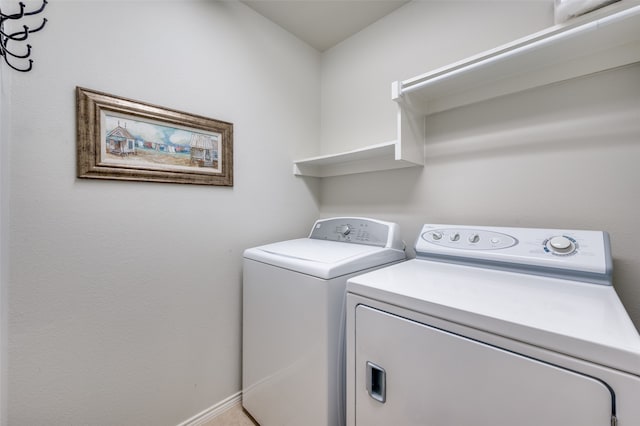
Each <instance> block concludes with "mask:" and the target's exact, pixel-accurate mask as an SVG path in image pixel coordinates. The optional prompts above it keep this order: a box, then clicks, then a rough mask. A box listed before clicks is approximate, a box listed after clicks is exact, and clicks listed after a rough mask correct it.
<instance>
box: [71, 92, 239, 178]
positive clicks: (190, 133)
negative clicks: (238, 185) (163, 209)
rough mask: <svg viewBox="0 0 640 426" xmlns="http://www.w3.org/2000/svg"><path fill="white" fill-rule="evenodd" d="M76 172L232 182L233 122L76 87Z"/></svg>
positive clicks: (86, 175) (84, 175) (93, 175)
mask: <svg viewBox="0 0 640 426" xmlns="http://www.w3.org/2000/svg"><path fill="white" fill-rule="evenodd" d="M76 120H77V123H76V124H77V150H78V167H77V169H78V170H77V172H78V177H79V178H90V179H116V180H129V181H131V180H133V181H145V182H169V183H190V184H197V185H220V186H233V124H232V123H228V122H225V121H220V120H215V119H212V118H207V117H202V116H199V115H195V114H189V113H186V112H181V111H176V110H173V109H169V108H164V107H160V106H157V105H152V104H148V103H144V102H139V101H134V100H131V99H127V98H123V97H119V96H114V95H109V94H107V93H102V92H98V91H95V90H90V89H85V88H82V87H76Z"/></svg>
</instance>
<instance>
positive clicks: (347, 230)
mask: <svg viewBox="0 0 640 426" xmlns="http://www.w3.org/2000/svg"><path fill="white" fill-rule="evenodd" d="M338 229H339V230H338V232H339V233H341V234H342V235H344V236H345V237H346V236H347V235H349V233H350V232H351V228H349V225H342V226H341V227H340V228H338Z"/></svg>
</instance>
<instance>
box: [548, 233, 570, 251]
mask: <svg viewBox="0 0 640 426" xmlns="http://www.w3.org/2000/svg"><path fill="white" fill-rule="evenodd" d="M547 248H548V249H549V250H551V251H552V252H553V253H557V254H570V253H572V252H573V251H575V249H576V246H575V244H574V243H573V241H572V240H571V239H569V238H567V237H565V236H564V235H556V236H555V237H551V238H549V241H548V242H547Z"/></svg>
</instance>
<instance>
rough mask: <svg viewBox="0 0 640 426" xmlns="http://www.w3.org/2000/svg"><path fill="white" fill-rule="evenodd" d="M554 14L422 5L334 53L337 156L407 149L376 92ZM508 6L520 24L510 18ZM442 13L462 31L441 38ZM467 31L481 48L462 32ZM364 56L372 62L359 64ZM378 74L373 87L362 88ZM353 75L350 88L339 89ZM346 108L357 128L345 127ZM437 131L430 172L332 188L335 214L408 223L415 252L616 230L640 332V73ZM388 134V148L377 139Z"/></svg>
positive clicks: (483, 106) (326, 101)
mask: <svg viewBox="0 0 640 426" xmlns="http://www.w3.org/2000/svg"><path fill="white" fill-rule="evenodd" d="M550 5H551V3H550V2H547V3H546V4H545V3H541V2H514V3H508V4H507V3H505V2H486V3H485V4H484V5H483V6H486V8H487V9H486V10H485V11H484V12H482V11H480V10H479V9H478V8H481V2H473V3H472V4H471V3H467V2H451V3H446V2H440V3H433V2H414V3H412V4H409V5H408V6H405V7H403V8H401V9H399V10H398V11H397V13H395V14H393V15H391V16H389V17H387V18H385V19H383V20H382V21H379V22H377V23H376V24H374V25H373V26H372V27H369V28H367V29H366V30H364V31H362V32H361V33H359V34H358V35H357V36H356V37H353V38H352V39H350V40H348V41H346V42H344V43H342V44H341V45H339V46H337V47H336V48H334V49H333V50H331V51H329V52H328V53H327V54H326V56H325V57H324V58H323V61H324V60H325V59H326V61H325V62H323V75H322V81H323V84H324V86H323V106H322V112H323V139H322V141H323V144H324V146H325V149H327V150H328V151H332V150H334V148H336V144H338V142H337V141H339V140H341V139H340V138H342V137H348V138H349V139H348V140H344V141H343V143H344V144H345V145H348V144H354V143H355V141H356V140H361V139H369V142H368V143H376V142H383V141H384V140H388V139H393V136H392V135H393V134H394V132H395V127H393V126H394V125H395V122H394V119H395V116H394V112H395V109H394V107H395V105H393V102H392V101H390V98H389V94H388V93H386V94H385V95H384V96H383V94H382V90H384V88H385V87H388V82H387V84H385V82H384V81H376V80H378V79H380V80H383V79H386V80H387V81H391V80H398V79H403V78H407V77H411V76H412V75H417V74H420V73H422V72H426V71H428V70H430V69H432V68H434V67H435V66H439V65H443V64H444V63H446V62H448V61H451V60H455V59H460V58H462V57H464V56H467V55H469V54H471V53H477V51H478V48H489V47H492V44H494V42H497V41H500V40H501V41H502V42H506V41H509V40H510V39H515V38H516V37H518V36H521V35H523V34H525V33H528V32H533V31H535V30H537V29H540V28H543V27H546V26H550V25H551V24H552V22H553V18H552V8H551V7H550ZM502 7H508V8H509V10H511V12H510V14H509V15H506V16H503V15H500V14H499V13H498V9H500V8H502ZM439 14H443V15H442V16H445V15H446V16H449V18H448V19H449V21H450V22H455V23H456V24H455V25H451V26H446V25H443V26H441V27H440V28H438V32H437V34H432V33H431V32H430V29H429V28H426V27H425V26H424V25H423V22H427V21H430V19H432V18H433V17H434V16H435V15H439ZM507 16H508V18H507ZM461 27H462V28H467V32H466V35H467V37H460V35H459V34H457V32H458V31H459V30H460V28H461ZM387 39H388V40H392V41H391V42H388V43H383V42H382V41H383V40H387ZM451 40H455V41H456V42H455V44H450V43H449V41H451ZM443 43H444V44H446V45H447V49H443V48H442V44H443ZM399 46H404V47H405V48H408V47H413V50H412V51H413V52H414V53H413V55H415V56H419V57H421V58H423V59H422V60H423V62H424V68H423V69H419V70H418V69H416V65H415V64H416V62H418V59H416V58H414V57H412V56H411V55H406V57H403V56H402V55H401V54H400V53H398V50H399V49H400V47H399ZM361 52H368V53H367V59H366V60H364V59H363V61H362V62H357V63H356V62H355V61H351V60H350V59H349V58H350V57H354V56H355V55H362V53H361ZM387 57H391V58H395V61H394V63H393V66H394V67H395V75H394V76H393V77H392V78H391V76H390V75H389V73H388V72H387V70H386V68H388V67H389V66H387V65H384V64H383V63H382V61H381V59H380V58H387ZM364 69H367V70H369V71H368V75H367V76H366V78H365V80H364V82H360V81H355V80H356V76H357V75H360V74H361V72H362V70H364ZM339 75H344V76H346V77H345V78H344V79H343V80H342V81H338V79H337V78H336V76H339ZM352 82H353V83H354V84H355V85H356V86H359V85H361V86H362V87H359V92H358V96H356V97H354V98H347V97H345V98H344V99H339V98H338V96H337V94H338V93H340V91H341V89H340V87H339V86H340V85H344V86H346V85H349V84H351V83H352ZM374 83H375V84H374ZM368 84H371V85H370V86H368ZM380 86H382V89H380ZM327 92H328V94H327ZM378 92H380V93H378ZM374 93H375V96H378V95H379V96H378V97H379V98H380V99H374ZM383 98H384V99H383ZM334 108H335V109H337V110H341V111H342V113H343V114H347V115H349V116H351V117H354V119H353V120H346V119H342V118H340V117H334V116H333V112H334V111H335V110H334ZM336 115H337V112H336ZM426 128H427V138H426V142H427V143H426V154H427V161H426V164H425V166H424V168H413V169H402V170H396V171H388V172H378V173H367V174H360V175H351V176H343V177H335V178H329V179H324V180H323V185H322V194H321V212H322V215H323V216H331V215H334V214H337V213H339V214H354V215H355V214H357V215H372V216H377V217H381V218H385V219H388V220H393V221H397V222H399V223H400V225H401V229H402V231H403V235H404V238H405V240H406V241H407V243H408V245H409V246H412V245H413V244H414V242H415V241H414V240H415V238H416V236H417V234H418V231H419V230H420V226H421V225H422V224H423V223H453V224H471V225H473V224H475V225H497V226H500V225H501V226H523V227H547V228H569V229H571V228H573V229H596V230H607V231H609V232H610V234H611V240H612V249H613V257H614V285H615V287H616V289H617V291H618V293H619V294H620V296H621V299H622V301H623V303H624V304H625V306H626V308H627V310H628V311H629V313H630V315H631V317H632V319H633V320H634V322H635V324H636V326H640V286H638V277H640V264H639V263H638V261H637V259H638V256H637V250H636V249H635V246H636V242H637V241H638V240H639V239H640V229H639V228H638V221H637V217H638V214H637V212H638V211H639V210H640V198H639V197H638V195H637V194H639V193H640V168H638V167H637V161H636V160H637V158H640V143H639V141H638V134H640V65H635V66H631V67H626V68H623V69H620V70H615V71H610V72H607V73H603V74H601V75H596V76H591V77H587V78H582V79H577V80H575V81H570V82H567V83H563V84H557V85H553V86H548V87H544V88H541V89H537V90H534V91H530V92H525V93H521V94H517V95H512V96H507V97H504V98H498V99H495V100H493V101H486V102H482V103H479V104H476V105H471V106H468V107H464V108H459V109H455V110H452V111H449V112H446V113H441V114H436V115H432V116H429V117H428V118H427V121H426ZM343 129H344V134H343V136H339V135H341V134H342V130H343ZM325 130H326V131H325ZM373 131H375V132H373ZM372 132H373V133H372ZM374 133H376V134H374ZM377 134H382V135H383V136H384V137H386V139H382V140H371V139H375V137H376V136H377ZM360 135H362V136H363V138H359V136H360ZM362 145H366V143H361V144H360V146H362Z"/></svg>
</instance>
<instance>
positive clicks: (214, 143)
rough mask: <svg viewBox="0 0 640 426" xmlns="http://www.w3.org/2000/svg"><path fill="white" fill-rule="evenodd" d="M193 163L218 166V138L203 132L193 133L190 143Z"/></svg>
mask: <svg viewBox="0 0 640 426" xmlns="http://www.w3.org/2000/svg"><path fill="white" fill-rule="evenodd" d="M189 147H190V148H191V164H193V165H197V166H199V167H213V168H217V167H218V138H217V137H216V136H211V135H203V134H201V133H193V134H192V136H191V141H190V143H189Z"/></svg>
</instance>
